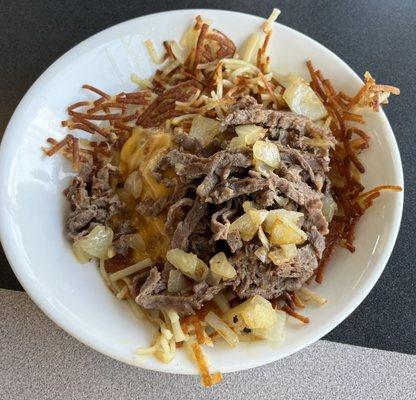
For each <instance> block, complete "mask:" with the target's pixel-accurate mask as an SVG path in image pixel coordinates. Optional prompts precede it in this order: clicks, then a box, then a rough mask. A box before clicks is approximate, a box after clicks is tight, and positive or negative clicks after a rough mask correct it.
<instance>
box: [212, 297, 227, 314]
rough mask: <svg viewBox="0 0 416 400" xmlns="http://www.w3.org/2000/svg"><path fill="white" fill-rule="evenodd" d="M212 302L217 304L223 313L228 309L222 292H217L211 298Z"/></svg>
mask: <svg viewBox="0 0 416 400" xmlns="http://www.w3.org/2000/svg"><path fill="white" fill-rule="evenodd" d="M213 300H214V303H215V304H216V305H217V306H218V308H219V309H220V310H221V312H222V313H223V314H224V313H226V312H227V311H228V310H229V309H230V305H229V304H228V300H227V299H226V297H225V296H224V295H223V294H222V293H218V294H217V295H215V296H214V298H213Z"/></svg>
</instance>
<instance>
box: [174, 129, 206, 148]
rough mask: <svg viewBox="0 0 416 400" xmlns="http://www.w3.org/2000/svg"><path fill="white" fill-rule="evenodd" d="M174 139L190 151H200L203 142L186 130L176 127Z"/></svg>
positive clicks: (181, 146)
mask: <svg viewBox="0 0 416 400" xmlns="http://www.w3.org/2000/svg"><path fill="white" fill-rule="evenodd" d="M173 140H174V142H175V143H176V144H178V145H179V147H180V148H181V149H183V150H186V151H190V152H192V153H199V152H200V151H201V149H202V147H203V146H202V143H201V142H200V141H199V140H198V139H197V138H195V137H192V136H190V135H189V133H186V132H184V131H183V130H182V129H180V128H176V129H175V130H174V131H173Z"/></svg>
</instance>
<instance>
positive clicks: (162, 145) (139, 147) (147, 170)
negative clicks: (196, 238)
mask: <svg viewBox="0 0 416 400" xmlns="http://www.w3.org/2000/svg"><path fill="white" fill-rule="evenodd" d="M171 146H172V139H171V135H170V134H168V133H164V132H158V131H150V130H146V129H143V128H141V127H138V128H135V129H134V130H133V133H132V135H131V137H130V138H129V139H128V140H127V142H126V143H125V144H124V146H123V148H122V149H121V153H120V159H121V167H120V169H121V172H122V173H123V175H125V176H127V175H129V174H130V173H131V172H132V171H134V170H137V171H139V173H140V176H141V178H142V180H143V190H142V193H141V195H140V198H139V199H138V200H139V201H143V200H147V199H152V200H157V199H159V198H161V197H164V196H167V195H169V194H170V193H171V190H172V189H170V188H167V187H166V186H165V185H163V184H161V183H159V182H157V181H156V179H155V178H154V176H153V174H152V171H153V169H154V168H155V166H156V164H157V162H158V161H159V159H160V157H161V156H162V154H163V153H165V152H166V150H168V149H169V148H170V147H171ZM165 176H166V177H172V172H169V173H167V174H165ZM165 217H166V216H165V215H161V216H157V217H152V216H149V217H144V216H141V215H137V216H136V218H135V221H134V226H135V227H136V228H137V229H138V230H139V232H140V235H141V236H142V237H143V240H144V242H145V244H146V251H145V252H141V253H143V254H135V258H139V259H142V258H146V257H150V258H151V259H152V260H153V261H156V260H158V259H162V260H164V259H165V255H166V251H167V250H168V249H169V242H170V238H169V237H168V235H167V234H166V233H165Z"/></svg>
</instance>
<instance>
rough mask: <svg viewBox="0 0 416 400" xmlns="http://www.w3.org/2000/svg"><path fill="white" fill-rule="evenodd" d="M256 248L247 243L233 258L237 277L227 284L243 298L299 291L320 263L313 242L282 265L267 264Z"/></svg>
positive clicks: (276, 295) (275, 295) (267, 297)
mask: <svg viewBox="0 0 416 400" xmlns="http://www.w3.org/2000/svg"><path fill="white" fill-rule="evenodd" d="M252 247H253V246H246V248H245V250H242V251H240V252H238V253H237V254H236V255H235V256H233V257H231V258H230V262H231V263H232V264H233V266H234V268H235V270H236V271H237V277H236V278H235V279H234V280H232V281H229V282H227V283H226V284H227V285H229V286H231V287H232V289H233V290H234V291H235V292H236V294H237V296H238V297H239V298H242V299H245V298H248V297H252V296H254V295H256V294H258V295H261V296H263V297H264V298H266V299H273V298H277V297H279V296H280V295H282V294H283V293H284V292H285V291H292V290H297V289H299V288H300V287H301V286H302V285H303V284H304V283H305V282H306V281H307V280H308V279H309V278H310V277H311V276H312V274H313V271H314V270H315V269H316V267H317V266H318V261H317V257H316V254H315V252H314V251H313V249H312V246H310V245H306V246H304V247H301V248H299V250H298V255H297V257H296V258H295V260H294V261H293V262H291V263H287V264H284V265H282V266H279V267H276V266H270V265H265V264H263V263H262V262H261V261H260V260H259V259H258V258H257V257H256V256H255V255H254V251H255V249H254V248H252Z"/></svg>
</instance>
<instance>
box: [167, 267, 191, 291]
mask: <svg viewBox="0 0 416 400" xmlns="http://www.w3.org/2000/svg"><path fill="white" fill-rule="evenodd" d="M186 287H187V284H186V279H185V277H184V276H183V274H182V272H181V271H179V270H177V269H172V270H171V271H170V272H169V279H168V292H170V293H177V292H180V291H181V290H183V289H185V288H186Z"/></svg>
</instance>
